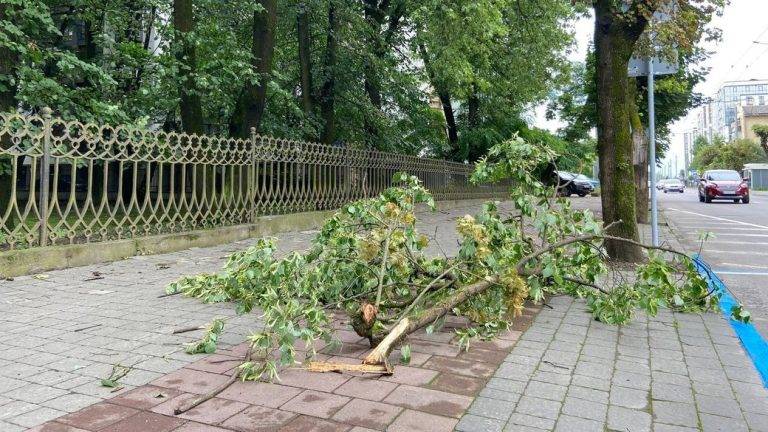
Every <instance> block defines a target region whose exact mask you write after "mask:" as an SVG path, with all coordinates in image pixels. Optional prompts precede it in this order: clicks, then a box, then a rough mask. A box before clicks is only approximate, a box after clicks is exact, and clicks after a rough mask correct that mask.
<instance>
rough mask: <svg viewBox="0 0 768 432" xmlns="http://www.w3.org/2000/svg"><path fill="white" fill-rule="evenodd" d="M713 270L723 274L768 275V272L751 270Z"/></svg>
mask: <svg viewBox="0 0 768 432" xmlns="http://www.w3.org/2000/svg"><path fill="white" fill-rule="evenodd" d="M713 271H714V272H715V273H717V274H721V275H741V276H768V272H749V271H733V270H713Z"/></svg>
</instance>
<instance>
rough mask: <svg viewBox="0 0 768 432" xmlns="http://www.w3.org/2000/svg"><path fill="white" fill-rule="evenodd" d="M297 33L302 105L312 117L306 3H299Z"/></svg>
mask: <svg viewBox="0 0 768 432" xmlns="http://www.w3.org/2000/svg"><path fill="white" fill-rule="evenodd" d="M296 33H297V34H298V38H299V72H300V75H301V105H302V107H303V108H304V115H306V116H307V117H309V116H311V115H312V111H313V110H314V104H315V101H314V98H313V97H312V95H313V93H312V55H311V51H312V40H311V39H310V36H309V17H308V16H307V5H306V3H299V10H298V12H297V14H296Z"/></svg>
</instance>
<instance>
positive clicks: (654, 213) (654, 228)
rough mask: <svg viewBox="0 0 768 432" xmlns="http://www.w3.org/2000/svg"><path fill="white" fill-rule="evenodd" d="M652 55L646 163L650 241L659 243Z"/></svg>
mask: <svg viewBox="0 0 768 432" xmlns="http://www.w3.org/2000/svg"><path fill="white" fill-rule="evenodd" d="M653 84H654V83H653V57H651V58H649V59H648V150H649V151H650V155H649V157H648V162H649V163H648V164H649V165H650V167H651V173H650V177H651V241H652V244H653V245H654V246H658V245H659V220H658V207H657V204H656V112H655V103H654V102H655V101H654V97H653Z"/></svg>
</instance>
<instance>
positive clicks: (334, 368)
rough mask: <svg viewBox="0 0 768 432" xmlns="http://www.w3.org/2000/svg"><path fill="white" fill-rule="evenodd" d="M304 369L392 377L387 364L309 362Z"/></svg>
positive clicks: (390, 369) (391, 371)
mask: <svg viewBox="0 0 768 432" xmlns="http://www.w3.org/2000/svg"><path fill="white" fill-rule="evenodd" d="M306 369H307V370H308V371H310V372H362V373H373V374H382V375H392V374H393V373H394V371H393V369H392V368H391V367H390V366H389V364H375V365H369V364H354V363H335V362H324V361H313V362H309V366H307V368H306Z"/></svg>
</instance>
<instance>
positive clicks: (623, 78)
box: [595, 0, 644, 262]
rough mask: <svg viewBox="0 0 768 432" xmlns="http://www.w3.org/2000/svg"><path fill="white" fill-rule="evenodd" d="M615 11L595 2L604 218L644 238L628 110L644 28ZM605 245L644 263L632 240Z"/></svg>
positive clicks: (618, 231)
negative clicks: (632, 61)
mask: <svg viewBox="0 0 768 432" xmlns="http://www.w3.org/2000/svg"><path fill="white" fill-rule="evenodd" d="M613 9H614V5H613V2H612V0H599V1H596V2H595V58H596V61H597V67H596V77H595V78H596V87H597V113H598V116H597V143H598V154H599V157H600V187H601V190H602V193H601V199H602V207H603V221H604V223H605V224H606V225H607V224H610V223H612V222H615V221H619V220H620V221H621V223H620V224H617V225H616V226H615V227H614V229H613V230H612V231H611V234H613V235H615V236H618V237H623V238H627V239H631V240H639V238H640V237H639V233H638V229H637V222H636V209H635V205H636V200H635V195H636V194H635V173H634V167H633V165H632V136H631V131H630V116H629V112H628V110H627V79H628V76H627V66H628V63H629V58H630V57H631V56H632V52H633V51H634V48H635V43H636V41H637V38H638V37H639V36H640V34H641V33H642V29H639V30H640V31H639V32H638V31H637V30H638V29H628V28H627V25H626V24H625V23H624V22H623V21H620V19H619V18H617V17H616V15H615V11H614V10H613ZM642 27H643V28H644V26H642ZM630 30H635V31H630ZM605 247H606V251H607V252H608V255H609V256H610V257H611V258H613V259H615V260H620V261H627V262H639V261H642V260H643V259H644V254H643V251H642V249H641V248H640V247H639V246H637V245H634V244H632V243H627V242H620V241H616V240H609V241H606V242H605Z"/></svg>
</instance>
